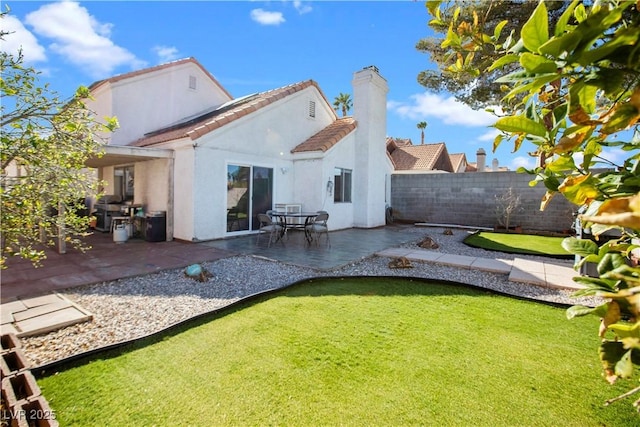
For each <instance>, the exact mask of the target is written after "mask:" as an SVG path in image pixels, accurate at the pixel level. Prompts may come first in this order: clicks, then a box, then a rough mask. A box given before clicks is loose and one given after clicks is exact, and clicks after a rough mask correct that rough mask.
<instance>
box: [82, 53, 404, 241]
mask: <svg viewBox="0 0 640 427" xmlns="http://www.w3.org/2000/svg"><path fill="white" fill-rule="evenodd" d="M352 84H353V116H352V117H344V118H338V117H337V116H336V113H335V111H334V110H333V108H332V106H331V105H330V103H329V102H328V100H327V98H326V97H325V95H324V94H323V93H322V91H321V89H320V87H319V86H318V84H317V83H316V82H314V81H313V80H307V81H304V82H299V83H295V84H292V85H289V86H285V87H281V88H278V89H273V90H270V91H266V92H262V93H256V94H251V95H247V96H244V97H241V98H233V97H232V96H231V95H230V94H229V93H228V92H227V91H226V90H225V89H224V88H223V87H222V86H221V85H220V84H219V83H218V82H217V80H216V79H215V78H214V77H213V76H212V75H211V74H210V73H209V72H208V71H207V70H205V69H204V68H203V67H202V65H201V64H200V63H198V61H196V60H195V59H194V58H187V59H183V60H179V61H175V62H171V63H168V64H163V65H159V66H156V67H152V68H148V69H145V70H140V71H136V72H132V73H127V74H123V75H120V76H116V77H112V78H109V79H106V80H102V81H99V82H96V83H94V84H93V85H92V86H91V87H90V89H91V92H92V94H93V97H94V101H93V102H91V103H90V104H89V107H90V108H91V109H92V110H94V111H95V112H96V116H97V117H102V116H116V117H117V118H118V121H119V123H120V126H121V128H120V129H119V130H117V131H116V132H115V133H114V134H113V135H112V136H110V142H109V145H107V147H106V155H104V156H103V157H101V158H96V159H92V160H91V161H89V162H88V163H87V165H88V166H90V167H95V168H98V175H99V177H100V178H101V179H103V180H105V181H106V182H107V187H106V188H105V193H107V194H115V195H118V196H122V197H123V198H125V199H128V200H129V201H130V202H132V203H134V204H141V205H143V206H144V208H145V210H146V211H164V212H166V218H167V240H170V239H171V238H176V239H181V240H187V241H203V240H211V239H217V238H223V237H228V236H233V235H241V234H248V233H252V232H255V231H256V230H257V225H258V224H257V221H256V216H257V214H258V213H264V212H265V211H267V210H269V209H274V208H275V207H276V205H296V206H297V207H299V208H300V209H302V210H303V211H316V210H326V211H328V212H329V214H330V220H329V226H330V228H331V229H343V228H351V227H363V228H370V227H377V226H382V225H384V224H385V205H386V204H387V203H388V200H389V198H390V197H389V188H390V185H389V182H390V174H391V172H392V169H393V168H392V164H391V161H390V159H389V157H388V156H387V153H386V150H385V135H386V94H387V91H388V86H387V82H386V80H385V79H384V78H383V77H381V76H380V74H379V73H378V70H377V68H375V67H366V68H364V69H362V70H360V71H358V72H356V73H354V76H353V81H352Z"/></svg>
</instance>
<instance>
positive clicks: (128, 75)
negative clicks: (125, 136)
mask: <svg viewBox="0 0 640 427" xmlns="http://www.w3.org/2000/svg"><path fill="white" fill-rule="evenodd" d="M188 62H192V63H194V64H195V65H197V66H198V67H200V69H201V70H202V71H203V72H204V73H205V74H206V75H207V76H208V77H209V78H210V79H211V80H212V81H213V82H214V83H215V84H216V85H218V87H219V88H220V90H222V91H223V92H224V93H225V94H226V95H227V96H228V97H229V98H231V99H233V96H231V94H230V93H229V92H227V90H226V89H225V88H224V87H222V85H221V84H220V83H219V82H218V80H216V78H215V77H213V74H211V73H210V72H209V71H207V69H206V68H204V67H203V66H202V64H200V63H199V62H198V61H197V60H196V59H195V58H193V57H189V58H183V59H178V60H176V61H171V62H167V63H165V64H160V65H156V66H155V67H149V68H144V69H142V70H136V71H132V72H130V73H124V74H118V75H117V76H113V77H109V78H107V79H104V80H98V81H97V82H94V83H92V84H91V86H89V89H90V90H92V91H93V90H96V89H97V88H99V87H100V86H102V85H104V84H107V83H115V82H119V81H121V80H126V79H130V78H132V77H136V76H140V75H143V74H147V73H153V72H155V71H159V70H164V69H166V68H171V67H175V66H178V65H182V64H186V63H188Z"/></svg>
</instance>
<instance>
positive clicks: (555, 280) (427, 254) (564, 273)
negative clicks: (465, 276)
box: [376, 248, 584, 290]
mask: <svg viewBox="0 0 640 427" xmlns="http://www.w3.org/2000/svg"><path fill="white" fill-rule="evenodd" d="M376 255H378V256H385V257H392V258H399V257H405V258H407V259H408V260H413V261H426V262H434V263H438V264H443V265H449V266H453V267H459V268H469V269H478V270H482V271H488V272H492V273H504V274H508V275H509V280H510V281H512V282H520V283H527V284H531V285H537V286H544V287H547V288H556V289H571V290H578V289H582V288H583V287H584V286H582V285H580V284H578V283H576V282H574V281H573V278H574V277H576V276H579V274H578V272H576V271H575V270H574V269H573V268H571V267H569V266H567V265H565V264H560V263H554V262H551V261H544V262H540V261H532V260H527V259H522V258H515V259H514V260H508V259H492V258H479V257H470V256H466V255H455V254H445V253H441V252H435V251H430V250H428V249H411V248H389V249H385V250H382V251H379V252H376Z"/></svg>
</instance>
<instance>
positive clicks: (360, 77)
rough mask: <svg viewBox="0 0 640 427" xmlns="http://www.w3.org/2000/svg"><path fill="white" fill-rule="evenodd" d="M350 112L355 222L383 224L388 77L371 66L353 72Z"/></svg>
mask: <svg viewBox="0 0 640 427" xmlns="http://www.w3.org/2000/svg"><path fill="white" fill-rule="evenodd" d="M352 85H353V116H354V118H355V119H356V122H357V126H358V127H357V130H356V136H355V137H356V154H355V157H356V158H355V169H354V171H353V178H352V179H353V189H352V200H353V203H354V225H355V226H356V227H365V228H371V227H377V226H381V225H384V224H385V176H386V175H387V174H389V173H391V170H390V168H389V164H388V161H387V158H386V136H387V92H388V91H389V86H388V85H387V81H386V80H385V79H384V78H383V77H382V76H381V75H380V74H379V73H378V69H377V67H374V66H370V67H365V68H364V69H362V70H360V71H358V72H356V73H354V76H353V81H352Z"/></svg>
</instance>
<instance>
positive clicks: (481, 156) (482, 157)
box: [476, 148, 487, 172]
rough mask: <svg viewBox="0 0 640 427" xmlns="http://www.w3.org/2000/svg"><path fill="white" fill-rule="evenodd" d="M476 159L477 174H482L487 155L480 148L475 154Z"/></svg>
mask: <svg viewBox="0 0 640 427" xmlns="http://www.w3.org/2000/svg"><path fill="white" fill-rule="evenodd" d="M476 158H477V160H476V169H477V170H478V172H484V165H485V162H486V160H487V153H486V152H485V151H484V150H483V149H482V148H479V149H478V152H477V153H476Z"/></svg>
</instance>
